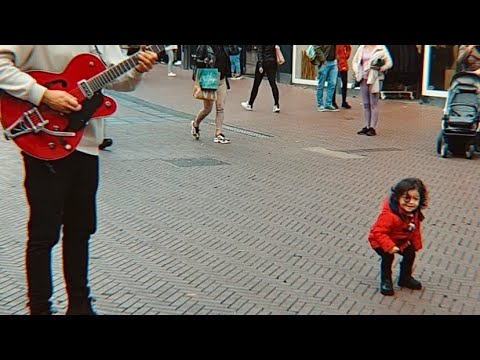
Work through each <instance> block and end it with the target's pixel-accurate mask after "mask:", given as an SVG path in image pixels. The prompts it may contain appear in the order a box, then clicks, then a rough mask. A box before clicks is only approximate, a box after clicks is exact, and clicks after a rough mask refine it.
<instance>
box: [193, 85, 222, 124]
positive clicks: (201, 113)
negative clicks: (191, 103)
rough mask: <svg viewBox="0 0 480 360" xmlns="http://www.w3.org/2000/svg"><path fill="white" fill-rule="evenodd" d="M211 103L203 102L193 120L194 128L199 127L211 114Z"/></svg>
mask: <svg viewBox="0 0 480 360" xmlns="http://www.w3.org/2000/svg"><path fill="white" fill-rule="evenodd" d="M217 91H218V90H217ZM213 103H214V102H213V101H210V100H203V108H202V109H201V110H200V111H199V112H198V114H197V117H196V118H195V121H194V126H196V127H199V126H200V123H201V122H202V121H203V119H205V118H206V117H207V116H208V114H210V113H211V112H212V109H213Z"/></svg>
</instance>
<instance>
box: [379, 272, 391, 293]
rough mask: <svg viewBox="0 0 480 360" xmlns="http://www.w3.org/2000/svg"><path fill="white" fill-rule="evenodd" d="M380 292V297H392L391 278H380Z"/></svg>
mask: <svg viewBox="0 0 480 360" xmlns="http://www.w3.org/2000/svg"><path fill="white" fill-rule="evenodd" d="M380 292H381V293H382V295H386V296H392V295H393V293H394V292H393V282H392V277H391V276H390V278H384V277H383V276H382V280H381V282H380Z"/></svg>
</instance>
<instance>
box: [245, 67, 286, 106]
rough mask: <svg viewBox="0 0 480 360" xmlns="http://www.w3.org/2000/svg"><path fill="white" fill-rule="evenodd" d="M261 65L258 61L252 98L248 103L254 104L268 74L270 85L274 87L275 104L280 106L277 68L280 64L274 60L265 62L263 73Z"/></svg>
mask: <svg viewBox="0 0 480 360" xmlns="http://www.w3.org/2000/svg"><path fill="white" fill-rule="evenodd" d="M259 69H260V66H259V65H258V63H257V67H256V68H255V80H254V81H253V87H252V92H251V93H250V100H249V101H248V103H249V104H250V105H251V106H253V103H254V102H255V99H256V98H257V95H258V88H259V87H260V84H261V83H262V80H263V77H264V76H265V74H266V75H267V78H268V82H269V83H270V87H271V88H272V94H273V101H274V102H275V104H274V105H277V106H280V104H279V95H278V87H277V79H276V76H277V69H278V65H277V63H274V62H268V63H266V64H264V68H263V73H260V70H259Z"/></svg>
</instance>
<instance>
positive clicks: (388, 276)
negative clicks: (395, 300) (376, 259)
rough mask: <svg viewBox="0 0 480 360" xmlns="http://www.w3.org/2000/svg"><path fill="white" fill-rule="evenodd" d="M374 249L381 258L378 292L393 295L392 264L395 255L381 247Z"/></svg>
mask: <svg viewBox="0 0 480 360" xmlns="http://www.w3.org/2000/svg"><path fill="white" fill-rule="evenodd" d="M374 250H375V252H376V253H377V254H378V255H380V257H381V259H382V260H381V264H380V292H381V293H382V295H393V282H392V264H393V260H394V259H395V256H394V255H393V254H389V253H387V252H385V251H383V250H382V249H381V248H378V249H374Z"/></svg>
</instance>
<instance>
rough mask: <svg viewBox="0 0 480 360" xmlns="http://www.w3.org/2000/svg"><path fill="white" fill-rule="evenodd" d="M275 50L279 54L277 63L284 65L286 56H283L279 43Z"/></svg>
mask: <svg viewBox="0 0 480 360" xmlns="http://www.w3.org/2000/svg"><path fill="white" fill-rule="evenodd" d="M275 52H276V55H277V64H278V65H282V64H284V63H285V58H284V57H283V54H282V50H281V49H280V46H279V45H275Z"/></svg>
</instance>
